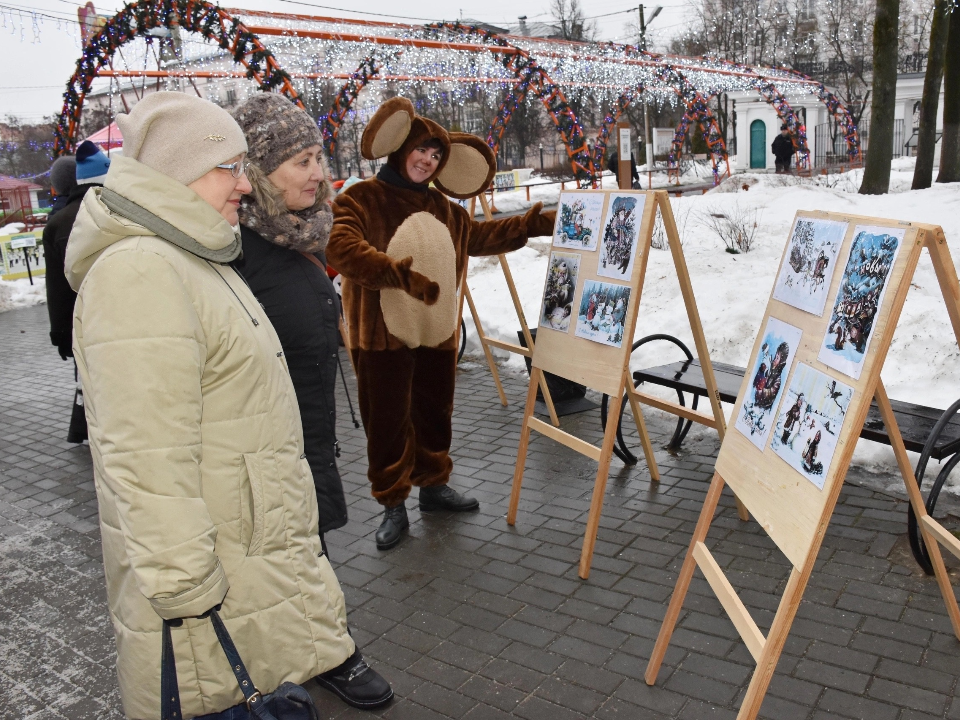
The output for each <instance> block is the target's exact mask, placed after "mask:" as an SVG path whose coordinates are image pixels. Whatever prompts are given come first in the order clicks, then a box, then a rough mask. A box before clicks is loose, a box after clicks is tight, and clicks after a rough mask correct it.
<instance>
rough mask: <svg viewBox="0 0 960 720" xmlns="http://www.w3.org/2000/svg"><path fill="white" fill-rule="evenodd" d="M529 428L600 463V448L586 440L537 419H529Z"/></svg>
mask: <svg viewBox="0 0 960 720" xmlns="http://www.w3.org/2000/svg"><path fill="white" fill-rule="evenodd" d="M527 427H529V428H530V429H531V430H536V431H537V432H538V433H540V434H541V435H546V436H547V437H548V438H550V439H551V440H555V441H557V442H558V443H560V444H561V445H566V446H567V447H568V448H570V449H571V450H576V451H577V452H578V453H580V454H581V455H586V456H587V457H588V458H590V459H591V460H594V461H595V462H600V448H598V447H597V446H596V445H591V444H590V443H588V442H586V441H585V440H581V439H580V438H578V437H574V436H573V435H571V434H570V433H568V432H564V431H563V430H560V429H559V428H555V427H553V426H552V425H548V424H547V423H545V422H543V420H538V419H537V418H535V417H531V418H527Z"/></svg>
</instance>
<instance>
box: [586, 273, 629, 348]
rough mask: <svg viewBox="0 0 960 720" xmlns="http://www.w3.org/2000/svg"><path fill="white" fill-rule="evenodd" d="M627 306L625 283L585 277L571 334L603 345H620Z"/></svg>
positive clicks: (627, 294) (627, 293) (627, 290)
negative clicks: (575, 322)
mask: <svg viewBox="0 0 960 720" xmlns="http://www.w3.org/2000/svg"><path fill="white" fill-rule="evenodd" d="M629 305H630V287H629V286H628V285H617V284H615V283H605V282H598V281H597V280H587V281H586V282H585V283H584V284H583V295H581V296H580V309H579V312H578V313H577V329H576V331H575V332H574V334H575V335H576V336H577V337H582V338H586V339H587V340H592V341H593V342H598V343H602V344H603V345H611V346H613V347H620V346H621V345H622V344H623V324H624V322H625V318H626V317H627V307H628V306H629Z"/></svg>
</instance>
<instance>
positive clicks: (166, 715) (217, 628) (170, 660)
mask: <svg viewBox="0 0 960 720" xmlns="http://www.w3.org/2000/svg"><path fill="white" fill-rule="evenodd" d="M204 616H209V617H210V620H211V621H212V622H213V629H214V632H216V633H217V640H219V641H220V647H222V648H223V652H224V654H225V655H226V656H227V661H228V662H229V663H230V669H231V670H232V671H233V674H234V676H235V677H236V678H237V684H238V685H239V686H240V692H241V693H243V699H244V702H245V704H246V706H247V710H249V711H250V713H251V714H252V715H254V716H255V717H256V718H257V719H258V720H276V718H275V717H274V715H273V713H271V712H270V711H269V710H267V708H266V706H265V705H264V703H263V695H261V694H260V691H259V690H257V688H256V686H255V685H254V684H253V680H252V679H250V674H249V673H248V672H247V668H246V666H245V665H244V664H243V660H241V659H240V653H239V652H237V646H236V645H234V644H233V638H231V637H230V633H228V632H227V626H226V625H224V624H223V620H221V619H220V616H219V615H218V614H217V611H216V610H215V609H214V610H210V611H209V612H208V613H205V614H204ZM204 616H201V617H204ZM181 623H182V621H181V620H172V621H171V620H164V621H163V647H162V649H161V653H160V717H161V719H162V720H182V718H183V715H182V713H181V711H180V686H179V684H178V683H177V663H176V660H175V659H174V657H173V636H172V633H171V632H170V628H171V627H172V626H173V625H177V626H179V625H180V624H181Z"/></svg>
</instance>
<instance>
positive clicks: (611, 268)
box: [597, 195, 645, 280]
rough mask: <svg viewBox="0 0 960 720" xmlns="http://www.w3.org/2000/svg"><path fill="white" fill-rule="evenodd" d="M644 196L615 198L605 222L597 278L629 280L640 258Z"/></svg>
mask: <svg viewBox="0 0 960 720" xmlns="http://www.w3.org/2000/svg"><path fill="white" fill-rule="evenodd" d="M644 200H645V196H644V195H611V196H610V204H609V205H608V206H607V216H606V219H605V220H604V222H603V238H602V240H601V242H600V261H599V263H598V264H597V275H602V276H603V277H609V278H616V279H618V280H629V279H630V276H631V275H633V264H634V260H635V259H636V255H637V238H638V236H639V235H640V219H641V217H642V216H643V204H644Z"/></svg>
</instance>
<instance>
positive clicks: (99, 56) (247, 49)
mask: <svg viewBox="0 0 960 720" xmlns="http://www.w3.org/2000/svg"><path fill="white" fill-rule="evenodd" d="M177 27H179V28H180V29H182V30H186V31H188V32H193V33H197V34H199V35H202V36H203V37H204V38H206V39H207V40H209V41H211V42H214V43H216V44H217V45H218V46H219V47H220V48H221V49H223V50H226V51H228V52H230V53H231V54H232V56H233V59H234V61H235V62H237V63H239V64H241V65H243V66H244V67H245V68H246V77H247V78H249V79H251V80H253V81H254V82H256V83H257V84H258V85H259V86H260V88H261V89H262V90H277V91H279V92H282V93H283V94H284V95H286V96H287V97H289V98H290V99H291V100H293V101H294V102H297V103H298V104H300V99H299V95H298V94H297V91H296V90H295V89H294V87H293V85H292V84H291V82H290V76H289V75H288V74H287V72H286V71H285V70H283V68H281V67H280V65H279V63H278V62H277V61H276V59H275V58H274V56H273V53H271V51H270V50H269V49H268V48H267V47H266V46H264V44H263V43H262V42H261V41H260V39H259V38H258V37H257V36H256V35H254V34H253V33H252V32H250V31H249V30H248V29H247V28H246V26H244V24H243V23H241V22H240V21H239V20H238V19H237V18H235V17H232V16H231V15H229V14H228V13H227V12H226V11H224V10H222V9H221V8H220V7H218V6H215V5H211V4H210V3H208V2H205V1H204V0H141V1H140V2H136V3H131V4H128V5H125V6H124V7H123V8H122V9H121V10H120V11H119V12H118V13H117V14H116V15H114V16H113V17H112V18H110V19H109V20H107V21H106V22H105V23H104V25H103V26H102V27H101V28H100V29H99V30H98V31H97V32H95V33H94V34H93V35H92V36H91V37H90V38H89V40H88V41H87V42H86V43H85V45H84V47H83V54H82V55H81V57H80V59H79V60H77V66H76V70H75V72H74V73H73V75H72V76H71V78H70V80H69V81H68V82H67V89H66V92H64V95H63V111H62V112H61V114H60V118H59V120H58V121H57V127H56V129H55V139H54V156H59V155H63V154H65V153H69V152H72V151H73V150H74V149H75V146H76V142H77V132H78V130H79V127H80V114H81V111H82V109H83V101H84V99H85V97H86V95H87V93H89V92H90V88H91V85H92V83H93V81H94V79H95V78H96V77H97V76H98V74H99V73H100V71H101V69H102V68H103V67H104V66H105V65H110V64H111V63H112V60H113V57H114V55H115V54H116V53H117V52H119V50H120V48H121V47H122V46H123V45H126V44H127V43H130V42H132V41H134V40H135V39H136V38H138V37H143V38H150V35H149V33H150V31H151V30H156V29H158V28H166V29H168V30H172V29H173V28H177ZM158 64H159V58H158Z"/></svg>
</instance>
